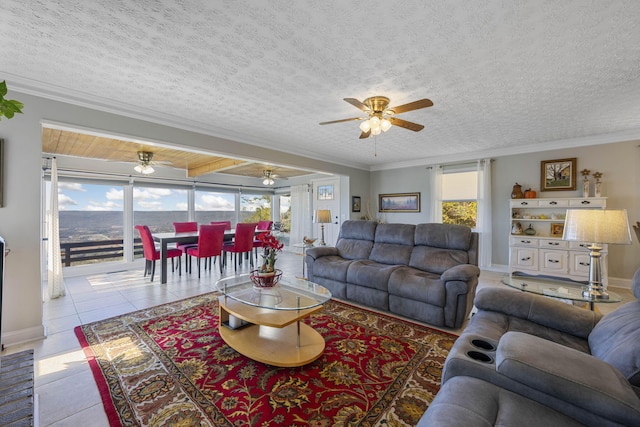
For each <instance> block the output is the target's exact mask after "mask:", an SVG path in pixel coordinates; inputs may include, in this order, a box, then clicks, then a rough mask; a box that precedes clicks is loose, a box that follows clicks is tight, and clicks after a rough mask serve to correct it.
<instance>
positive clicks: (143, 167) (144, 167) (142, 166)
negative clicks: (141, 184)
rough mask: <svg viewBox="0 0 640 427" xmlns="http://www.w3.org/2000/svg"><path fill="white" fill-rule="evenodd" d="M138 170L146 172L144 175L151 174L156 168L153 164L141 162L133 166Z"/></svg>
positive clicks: (142, 172)
mask: <svg viewBox="0 0 640 427" xmlns="http://www.w3.org/2000/svg"><path fill="white" fill-rule="evenodd" d="M133 169H134V170H135V171H136V172H138V173H141V174H144V175H149V174H152V173H154V172H155V171H156V170H155V169H154V168H153V166H151V165H145V164H139V165H136V167H134V168H133Z"/></svg>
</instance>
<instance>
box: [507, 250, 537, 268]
mask: <svg viewBox="0 0 640 427" xmlns="http://www.w3.org/2000/svg"><path fill="white" fill-rule="evenodd" d="M511 266H512V267H514V268H519V269H523V270H537V269H538V250H537V249H530V248H517V247H515V248H511Z"/></svg>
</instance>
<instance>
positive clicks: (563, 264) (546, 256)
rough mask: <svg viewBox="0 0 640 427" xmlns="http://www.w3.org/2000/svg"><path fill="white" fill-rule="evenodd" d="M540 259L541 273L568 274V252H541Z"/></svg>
mask: <svg viewBox="0 0 640 427" xmlns="http://www.w3.org/2000/svg"><path fill="white" fill-rule="evenodd" d="M540 252H541V254H540V259H541V260H542V266H541V268H540V271H542V272H549V273H566V272H567V252H565V251H551V250H545V251H543V250H542V249H541V250H540Z"/></svg>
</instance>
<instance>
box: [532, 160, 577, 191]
mask: <svg viewBox="0 0 640 427" xmlns="http://www.w3.org/2000/svg"><path fill="white" fill-rule="evenodd" d="M575 189H576V158H575V157H574V158H572V159H559V160H543V161H541V162H540V191H566V190H575Z"/></svg>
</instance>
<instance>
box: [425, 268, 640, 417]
mask: <svg viewBox="0 0 640 427" xmlns="http://www.w3.org/2000/svg"><path fill="white" fill-rule="evenodd" d="M633 293H634V295H635V297H636V298H638V299H640V270H638V271H637V272H636V274H635V276H634V278H633ZM475 305H476V307H477V308H478V312H477V313H476V314H475V315H474V316H473V318H472V319H471V321H470V322H469V324H468V325H467V327H466V328H465V330H464V332H463V333H462V335H461V336H460V338H459V339H458V340H457V341H456V343H455V344H454V346H453V348H452V349H451V352H450V353H449V356H448V357H447V360H446V362H445V365H444V370H443V373H442V382H443V386H442V388H441V390H440V392H439V393H438V395H437V396H436V399H435V400H434V405H432V407H433V409H432V408H431V407H430V408H429V409H428V410H427V412H426V413H425V415H424V416H423V418H422V420H421V424H419V425H421V426H455V425H459V424H457V423H456V422H455V421H454V420H455V419H456V417H458V416H460V417H467V416H468V415H469V414H472V415H473V416H474V417H479V418H478V419H483V420H484V421H485V422H483V424H474V425H494V424H495V425H498V424H499V425H501V426H506V425H517V426H520V425H526V423H525V421H527V419H536V417H538V416H540V418H541V419H546V418H544V417H549V419H550V420H552V419H555V420H559V421H558V422H557V423H556V422H552V421H549V422H545V423H541V424H539V425H545V426H546V427H550V426H556V425H558V426H559V425H569V424H563V419H562V417H559V416H558V415H559V414H562V415H563V416H564V417H569V418H570V419H572V420H575V421H577V422H579V423H582V424H584V425H589V426H598V427H601V426H640V398H639V396H640V301H637V300H636V301H633V302H629V303H626V304H623V305H622V306H621V307H619V308H617V309H616V310H615V311H613V312H611V313H609V314H607V315H605V316H604V317H603V316H601V315H599V314H598V313H595V312H592V311H589V310H586V309H582V308H577V307H574V306H570V305H567V304H564V303H562V302H560V301H556V300H553V299H549V298H545V297H542V296H539V295H533V294H529V293H523V292H520V291H517V290H513V289H507V288H485V289H482V290H480V291H478V293H477V295H476V301H475ZM454 380H455V381H454ZM452 381H453V383H452V385H449V383H450V382H452ZM467 386H468V387H473V388H474V390H475V392H474V393H475V394H477V395H478V396H477V397H476V398H471V397H469V398H468V399H466V400H461V399H460V396H459V395H458V394H457V391H456V390H458V389H459V388H460V387H462V388H465V387H467ZM505 393H508V394H510V395H514V396H515V399H494V400H491V399H489V400H487V399H486V397H487V396H498V395H504V394H505ZM516 401H517V402H516ZM443 407H444V408H449V414H448V415H446V414H444V413H443V411H442V408H443ZM438 408H440V409H438ZM556 413H558V414H556ZM452 414H456V415H455V416H454V415H452ZM497 414H500V416H497ZM525 418H526V419H525ZM506 420H509V421H508V422H507V421H506Z"/></svg>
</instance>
